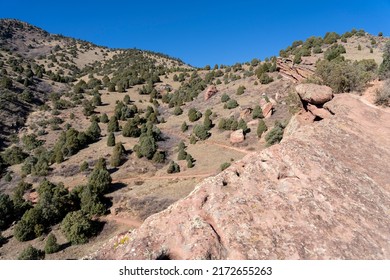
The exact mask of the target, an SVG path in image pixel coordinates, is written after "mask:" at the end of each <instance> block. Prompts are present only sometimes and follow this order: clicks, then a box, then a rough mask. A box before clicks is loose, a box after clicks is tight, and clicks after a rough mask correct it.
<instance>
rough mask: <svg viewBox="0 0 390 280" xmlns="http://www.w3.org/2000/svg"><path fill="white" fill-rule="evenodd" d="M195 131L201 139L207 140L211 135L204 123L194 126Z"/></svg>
mask: <svg viewBox="0 0 390 280" xmlns="http://www.w3.org/2000/svg"><path fill="white" fill-rule="evenodd" d="M193 132H194V134H195V136H196V137H198V138H199V139H200V140H206V139H207V138H209V137H210V135H211V134H210V132H208V130H207V128H206V127H205V126H204V125H202V124H198V125H196V126H195V127H194V130H193Z"/></svg>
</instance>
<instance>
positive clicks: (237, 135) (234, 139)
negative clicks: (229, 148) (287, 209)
mask: <svg viewBox="0 0 390 280" xmlns="http://www.w3.org/2000/svg"><path fill="white" fill-rule="evenodd" d="M244 140H245V135H244V131H243V130H242V129H238V130H236V131H233V132H232V133H231V134H230V143H232V144H238V143H242V142H244Z"/></svg>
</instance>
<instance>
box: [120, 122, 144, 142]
mask: <svg viewBox="0 0 390 280" xmlns="http://www.w3.org/2000/svg"><path fill="white" fill-rule="evenodd" d="M122 135H123V136H124V137H133V138H137V137H139V136H140V135H141V129H140V128H139V127H138V125H137V123H136V122H135V120H134V119H129V120H128V121H127V122H126V124H125V126H124V127H123V130H122Z"/></svg>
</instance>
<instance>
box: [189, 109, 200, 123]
mask: <svg viewBox="0 0 390 280" xmlns="http://www.w3.org/2000/svg"><path fill="white" fill-rule="evenodd" d="M201 117H202V113H201V112H199V111H197V110H196V109H195V108H191V109H190V110H188V119H189V120H190V122H195V121H197V120H199V119H200V118H201Z"/></svg>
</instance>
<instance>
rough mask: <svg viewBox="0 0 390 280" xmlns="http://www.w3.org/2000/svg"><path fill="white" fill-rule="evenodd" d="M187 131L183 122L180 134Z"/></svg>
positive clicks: (186, 126)
mask: <svg viewBox="0 0 390 280" xmlns="http://www.w3.org/2000/svg"><path fill="white" fill-rule="evenodd" d="M187 130H188V125H187V123H186V122H183V124H182V125H181V131H182V132H185V131H187Z"/></svg>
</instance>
